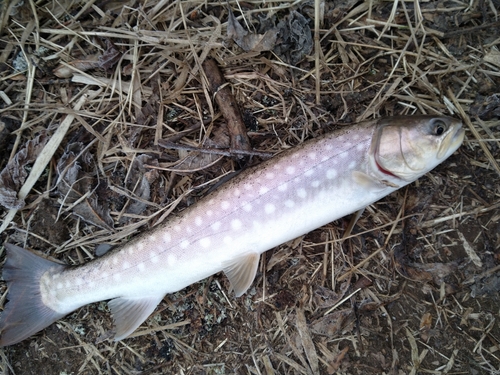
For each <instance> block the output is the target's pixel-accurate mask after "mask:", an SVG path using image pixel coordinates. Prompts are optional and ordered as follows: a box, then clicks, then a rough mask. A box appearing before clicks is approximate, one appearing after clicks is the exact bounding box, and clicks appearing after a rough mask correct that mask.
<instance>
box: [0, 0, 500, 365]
mask: <svg viewBox="0 0 500 375" xmlns="http://www.w3.org/2000/svg"><path fill="white" fill-rule="evenodd" d="M499 48H500V2H499V1H498V0H484V1H483V0H480V1H472V2H469V1H432V0H431V1H426V2H398V1H395V2H393V1H385V2H381V1H366V2H359V1H350V0H345V1H335V2H333V1H332V2H328V1H327V2H325V1H316V2H314V1H279V2H278V1H272V0H271V1H264V2H261V1H246V2H236V1H229V2H228V3H226V2H206V1H201V0H193V1H179V0H178V1H162V0H153V1H147V0H140V1H137V0H127V1H125V0H124V1H106V0H89V1H85V2H84V1H69V0H59V1H55V0H54V1H49V0H47V1H46V0H38V1H35V0H24V1H17V0H16V1H15V0H12V1H8V0H3V1H0V171H2V174H1V176H0V177H1V178H0V215H1V217H2V223H1V225H2V229H1V231H2V233H1V236H2V237H1V244H4V243H5V242H10V243H15V244H18V245H20V246H23V247H25V248H28V249H30V250H37V251H41V252H43V253H44V254H46V255H47V256H51V257H52V258H56V259H58V260H61V261H64V262H66V263H68V264H73V265H76V264H81V263H84V262H87V261H89V260H91V259H93V258H95V256H96V246H97V245H98V244H101V243H106V244H111V245H118V244H121V243H125V242H126V241H127V240H128V239H129V238H131V237H132V236H133V235H134V234H136V233H139V232H141V231H143V230H146V229H148V228H151V227H152V226H154V225H155V224H157V223H159V222H161V221H163V220H168V216H169V215H171V214H173V213H177V212H181V211H182V209H184V208H185V207H187V206H189V205H191V204H195V203H196V201H197V200H199V199H200V198H201V197H203V196H204V195H206V194H208V192H209V191H211V189H213V188H215V187H216V186H218V184H219V183H220V182H222V181H223V180H224V178H226V176H230V172H232V171H234V170H238V169H241V168H245V167H247V166H248V165H251V164H257V163H258V162H259V161H260V160H262V159H263V156H262V155H261V154H257V155H254V156H252V157H251V158H249V157H245V158H238V157H236V156H235V154H234V153H233V155H232V157H231V156H220V155H216V154H213V153H209V152H207V153H200V152H198V151H196V149H198V148H206V149H209V150H210V149H213V148H226V149H227V147H229V136H228V134H229V132H231V131H232V130H231V129H229V130H228V127H227V120H226V119H225V118H224V116H223V115H222V114H221V110H220V108H219V106H218V104H217V103H216V101H215V100H214V95H213V93H212V92H211V90H210V85H209V83H208V81H207V77H206V73H205V70H204V66H203V63H204V62H205V61H207V59H213V60H214V61H215V62H216V64H217V65H218V66H219V67H220V69H221V71H222V72H223V74H224V76H225V78H226V80H227V85H226V86H225V87H228V88H229V89H230V91H231V92H232V94H233V95H234V98H235V100H236V102H237V106H238V107H239V108H240V110H241V112H242V117H243V122H244V124H245V126H246V130H247V133H248V137H249V139H250V143H251V146H252V148H253V149H254V150H258V151H262V152H266V153H269V154H275V153H277V152H279V151H282V150H284V149H286V148H289V147H293V146H295V145H297V144H299V143H301V142H303V141H304V140H306V139H309V138H314V137H315V136H318V135H320V134H322V133H324V132H327V131H329V130H332V129H335V128H339V127H341V126H348V124H350V123H355V122H358V121H361V120H365V119H372V118H378V117H381V116H395V115H411V114H418V113H427V114H444V115H450V116H453V117H456V118H461V119H462V120H463V122H464V127H465V128H466V139H465V141H464V144H463V145H462V147H461V148H460V149H459V150H458V151H457V152H456V153H455V154H454V155H453V156H451V157H450V158H449V159H448V160H447V161H445V162H444V163H443V164H441V165H440V166H438V167H437V168H436V169H435V170H433V171H432V172H431V173H429V174H427V175H426V176H424V177H422V178H421V179H419V180H418V181H417V182H415V183H413V184H411V185H409V186H408V187H407V188H404V189H401V190H399V191H397V192H395V193H394V194H392V195H390V196H388V197H386V198H384V199H383V200H381V201H379V202H377V203H376V204H374V205H372V206H370V207H368V208H367V209H366V210H365V212H364V213H363V215H362V216H361V218H360V219H359V221H358V222H357V223H356V225H355V227H354V228H353V231H352V234H351V235H350V236H347V237H346V238H343V237H344V234H345V231H346V228H347V227H348V225H349V222H350V218H349V217H347V218H344V219H341V220H337V221H336V222H332V223H331V224H329V225H327V226H325V227H322V228H319V229H317V230H314V231H313V232H311V233H309V234H307V235H305V236H303V237H301V238H298V239H296V240H294V241H290V242H289V243H286V244H283V245H281V246H279V247H277V248H274V249H271V250H270V251H268V252H267V253H265V254H264V256H263V258H262V260H261V264H260V268H259V271H258V274H257V278H256V280H255V282H254V283H253V286H252V287H251V289H250V291H249V292H248V293H247V294H245V295H244V296H242V297H240V298H235V297H233V296H232V295H231V294H230V293H229V283H228V281H227V279H226V278H225V277H224V275H222V274H217V275H214V276H213V277H211V278H209V279H207V280H204V281H202V282H200V283H197V284H194V285H191V286H189V287H188V288H186V289H184V290H182V291H180V292H178V293H175V294H171V295H167V296H166V297H165V298H164V300H163V301H162V302H161V303H160V305H159V306H158V308H157V309H156V311H155V313H154V314H153V315H152V316H151V317H150V318H149V319H148V320H147V321H146V322H145V323H144V324H143V325H142V326H141V327H140V328H139V329H138V330H137V331H136V332H135V333H134V334H133V335H132V337H131V338H127V339H125V340H123V341H120V342H114V341H112V340H109V339H108V338H109V337H110V335H111V333H110V332H111V330H112V328H113V323H112V319H111V314H110V312H109V309H108V307H107V304H106V303H105V302H101V303H95V304H91V305H87V306H84V307H82V308H80V309H78V310H77V311H75V312H74V313H72V314H70V315H68V316H67V317H65V318H64V319H62V320H60V321H58V322H56V323H55V324H52V325H51V326H49V327H48V328H46V329H44V330H43V331H41V332H40V333H38V334H36V335H35V336H32V337H30V338H29V339H27V340H25V341H22V342H21V343H19V344H17V345H13V346H10V347H5V348H1V349H0V373H2V374H6V375H7V374H9V375H10V374H16V375H23V374H39V375H42V374H51V375H53V374H56V375H66V374H68V375H69V374H86V375H87V374H183V375H188V374H252V375H253V374H255V375H272V374H346V375H347V374H349V375H350V374H353V375H354V374H368V375H370V374H391V375H403V374H472V375H479V374H500V295H499V291H500V167H499V164H500V49H499ZM59 135H61V138H60V140H59V141H58V142H57V143H55V146H54V147H53V150H52V151H53V155H51V156H50V157H49V158H48V159H47V162H46V163H45V164H42V165H41V169H40V170H39V171H38V172H35V171H36V170H37V168H40V167H39V166H36V165H35V164H36V163H35V160H36V159H37V157H38V158H40V156H39V155H40V152H41V150H42V149H43V148H44V146H45V145H46V144H47V142H49V141H55V140H56V138H57V137H58V136H59ZM166 141H168V142H166ZM179 147H180V148H182V149H179ZM35 173H38V175H37V178H36V179H35V183H34V184H33V186H31V188H30V189H28V191H27V192H26V194H25V195H24V196H23V197H20V195H21V194H19V195H18V192H19V191H21V187H22V186H23V185H25V184H26V183H27V182H26V181H27V177H28V176H29V175H30V174H35ZM9 215H10V216H9ZM0 255H1V259H2V262H3V261H4V260H5V250H4V248H3V246H1V247H0ZM0 296H1V299H0V305H2V306H3V305H4V304H5V303H8V302H7V301H8V295H7V286H6V284H5V282H3V281H1V283H0Z"/></svg>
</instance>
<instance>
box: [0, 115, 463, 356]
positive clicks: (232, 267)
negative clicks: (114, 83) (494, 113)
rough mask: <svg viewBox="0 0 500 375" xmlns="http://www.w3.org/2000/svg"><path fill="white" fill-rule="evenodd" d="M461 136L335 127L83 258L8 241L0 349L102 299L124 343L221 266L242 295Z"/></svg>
mask: <svg viewBox="0 0 500 375" xmlns="http://www.w3.org/2000/svg"><path fill="white" fill-rule="evenodd" d="M464 134H465V130H464V129H463V127H462V122H461V121H460V120H457V119H454V118H451V117H446V116H433V115H416V116H403V117H387V118H380V119H376V120H369V121H365V122H361V123H358V124H355V125H353V126H344V127H341V128H340V129H338V130H336V131H333V132H329V133H326V134H324V135H322V136H319V137H316V138H314V139H312V140H309V141H306V142H304V143H302V144H301V145H299V146H296V147H293V148H290V149H288V150H285V151H283V152H281V153H279V154H278V155H277V156H275V157H273V158H271V159H269V160H266V161H265V162H262V163H261V164H259V165H257V166H255V167H251V168H248V169H247V170H245V171H243V172H242V173H240V174H239V175H237V176H236V177H234V178H233V179H231V180H230V181H229V182H227V183H225V184H223V185H222V186H221V187H219V188H218V189H217V190H215V191H214V192H212V193H210V194H208V195H207V196H206V197H204V198H202V199H200V200H199V201H198V202H197V203H196V204H194V205H192V206H190V207H188V208H186V209H185V210H183V211H181V212H180V213H178V214H176V215H175V216H171V217H169V218H168V219H167V220H166V221H165V222H163V223H161V224H159V225H157V226H156V227H155V228H153V229H152V230H150V231H146V232H143V233H141V234H139V235H137V236H136V237H134V238H132V239H131V240H130V241H129V242H127V243H125V244H123V245H121V246H120V247H118V248H116V249H112V250H110V251H109V252H107V253H106V254H104V255H103V256H101V257H99V258H96V259H94V260H92V261H90V262H88V263H85V264H82V265H79V266H68V265H64V264H59V263H55V262H53V261H50V260H48V259H45V258H43V257H40V256H38V255H36V254H34V253H33V252H31V251H28V250H26V249H23V248H21V247H19V246H16V245H13V244H10V243H6V244H5V248H6V250H7V256H6V262H5V264H4V267H3V278H4V280H5V281H6V282H7V286H8V302H7V303H6V304H5V308H4V311H3V313H2V314H1V316H0V346H8V345H13V344H16V343H18V342H20V341H22V340H24V339H26V338H28V337H30V336H31V335H33V334H35V333H37V332H39V331H41V330H43V329H44V328H45V327H47V326H49V325H50V324H52V323H53V322H55V321H57V320H59V319H61V318H63V317H64V316H65V315H67V314H69V313H70V312H72V311H74V310H76V309H78V308H80V307H82V306H84V305H87V304H89V303H93V302H97V301H104V300H109V302H108V306H109V308H110V310H111V313H112V316H113V319H114V340H115V341H118V340H123V339H124V338H126V337H127V336H129V335H130V334H131V333H133V332H134V331H135V330H136V329H137V328H138V327H139V326H140V325H141V324H142V323H143V322H144V321H145V320H146V319H147V318H148V317H149V315H150V314H151V313H153V311H154V310H155V308H156V306H157V305H158V304H159V303H160V301H161V300H162V299H163V298H164V296H165V295H166V294H168V293H173V292H176V291H179V290H181V289H183V288H185V287H187V286H189V285H191V284H193V283H196V282H198V281H200V280H203V279H205V278H207V277H209V276H211V275H213V274H216V273H218V272H220V271H222V272H223V273H224V274H225V275H226V276H227V278H228V279H229V282H230V286H231V289H232V290H233V291H234V294H235V295H236V297H239V296H242V295H243V294H244V293H245V292H246V291H247V289H248V288H249V287H250V286H251V284H252V282H253V280H254V278H255V275H256V272H257V268H258V264H259V259H260V255H261V254H262V253H263V252H265V251H267V250H269V249H271V248H273V247H275V246H278V245H280V244H282V243H284V242H287V241H289V240H292V239H294V238H297V237H299V236H301V235H304V234H306V233H308V232H310V231H312V230H314V229H316V228H319V227H321V226H323V225H325V224H328V223H330V222H332V221H334V220H337V219H339V218H341V217H343V216H346V215H349V214H351V213H353V212H356V211H359V210H361V209H363V208H364V207H366V206H368V205H370V204H372V203H374V202H376V201H377V200H379V199H381V198H383V197H385V196H386V195H388V194H390V193H392V192H394V191H396V190H397V189H400V188H402V187H403V186H406V185H408V184H409V183H411V182H413V181H415V180H416V179H418V178H419V177H421V176H423V175H424V174H426V173H427V172H429V171H430V170H432V169H433V168H435V167H436V166H437V165H438V164H440V163H441V162H443V161H444V160H445V159H447V158H448V157H449V156H450V155H452V154H453V153H454V152H455V151H456V150H457V149H458V148H459V146H460V145H461V144H462V142H463V139H464Z"/></svg>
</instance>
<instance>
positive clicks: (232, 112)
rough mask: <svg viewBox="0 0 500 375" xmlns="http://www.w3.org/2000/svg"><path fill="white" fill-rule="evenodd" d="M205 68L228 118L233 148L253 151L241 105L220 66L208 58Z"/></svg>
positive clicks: (216, 97)
mask: <svg viewBox="0 0 500 375" xmlns="http://www.w3.org/2000/svg"><path fill="white" fill-rule="evenodd" d="M203 69H204V70H205V74H206V76H207V79H208V82H209V84H210V90H211V91H212V93H213V94H214V96H215V100H216V102H217V104H218V105H219V109H220V111H221V112H222V116H224V118H225V119H226V122H227V128H228V130H229V136H230V138H231V149H233V150H246V151H252V146H251V145H250V140H249V139H248V135H247V133H246V127H245V123H244V122H243V117H242V116H241V111H240V107H239V106H238V103H236V100H235V99H234V96H233V94H232V93H231V90H230V88H229V86H228V84H227V82H226V80H225V79H224V76H223V75H222V73H221V71H220V70H219V67H218V66H217V64H216V63H215V61H214V60H211V59H207V60H205V61H204V62H203Z"/></svg>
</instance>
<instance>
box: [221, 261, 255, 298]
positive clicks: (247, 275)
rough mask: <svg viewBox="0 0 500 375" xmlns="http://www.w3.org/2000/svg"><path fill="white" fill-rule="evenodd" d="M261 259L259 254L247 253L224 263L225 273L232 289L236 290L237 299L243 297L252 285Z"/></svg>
mask: <svg viewBox="0 0 500 375" xmlns="http://www.w3.org/2000/svg"><path fill="white" fill-rule="evenodd" d="M259 258H260V256H259V254H257V253H246V254H244V255H242V256H239V257H237V258H235V259H233V260H231V261H228V262H225V263H224V268H223V271H224V273H225V274H226V276H227V278H228V279H229V282H230V283H231V289H233V290H234V293H235V294H236V297H240V296H242V295H243V294H244V293H245V292H246V291H247V289H248V288H249V287H250V285H252V282H253V280H254V279H255V274H256V273H257V267H258V266H259Z"/></svg>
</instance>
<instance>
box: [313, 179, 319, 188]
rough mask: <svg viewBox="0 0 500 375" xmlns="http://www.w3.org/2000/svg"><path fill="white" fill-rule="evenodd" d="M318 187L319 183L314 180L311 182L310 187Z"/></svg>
mask: <svg viewBox="0 0 500 375" xmlns="http://www.w3.org/2000/svg"><path fill="white" fill-rule="evenodd" d="M319 185H320V182H319V181H318V180H314V181H313V182H311V186H312V187H318V186H319Z"/></svg>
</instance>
